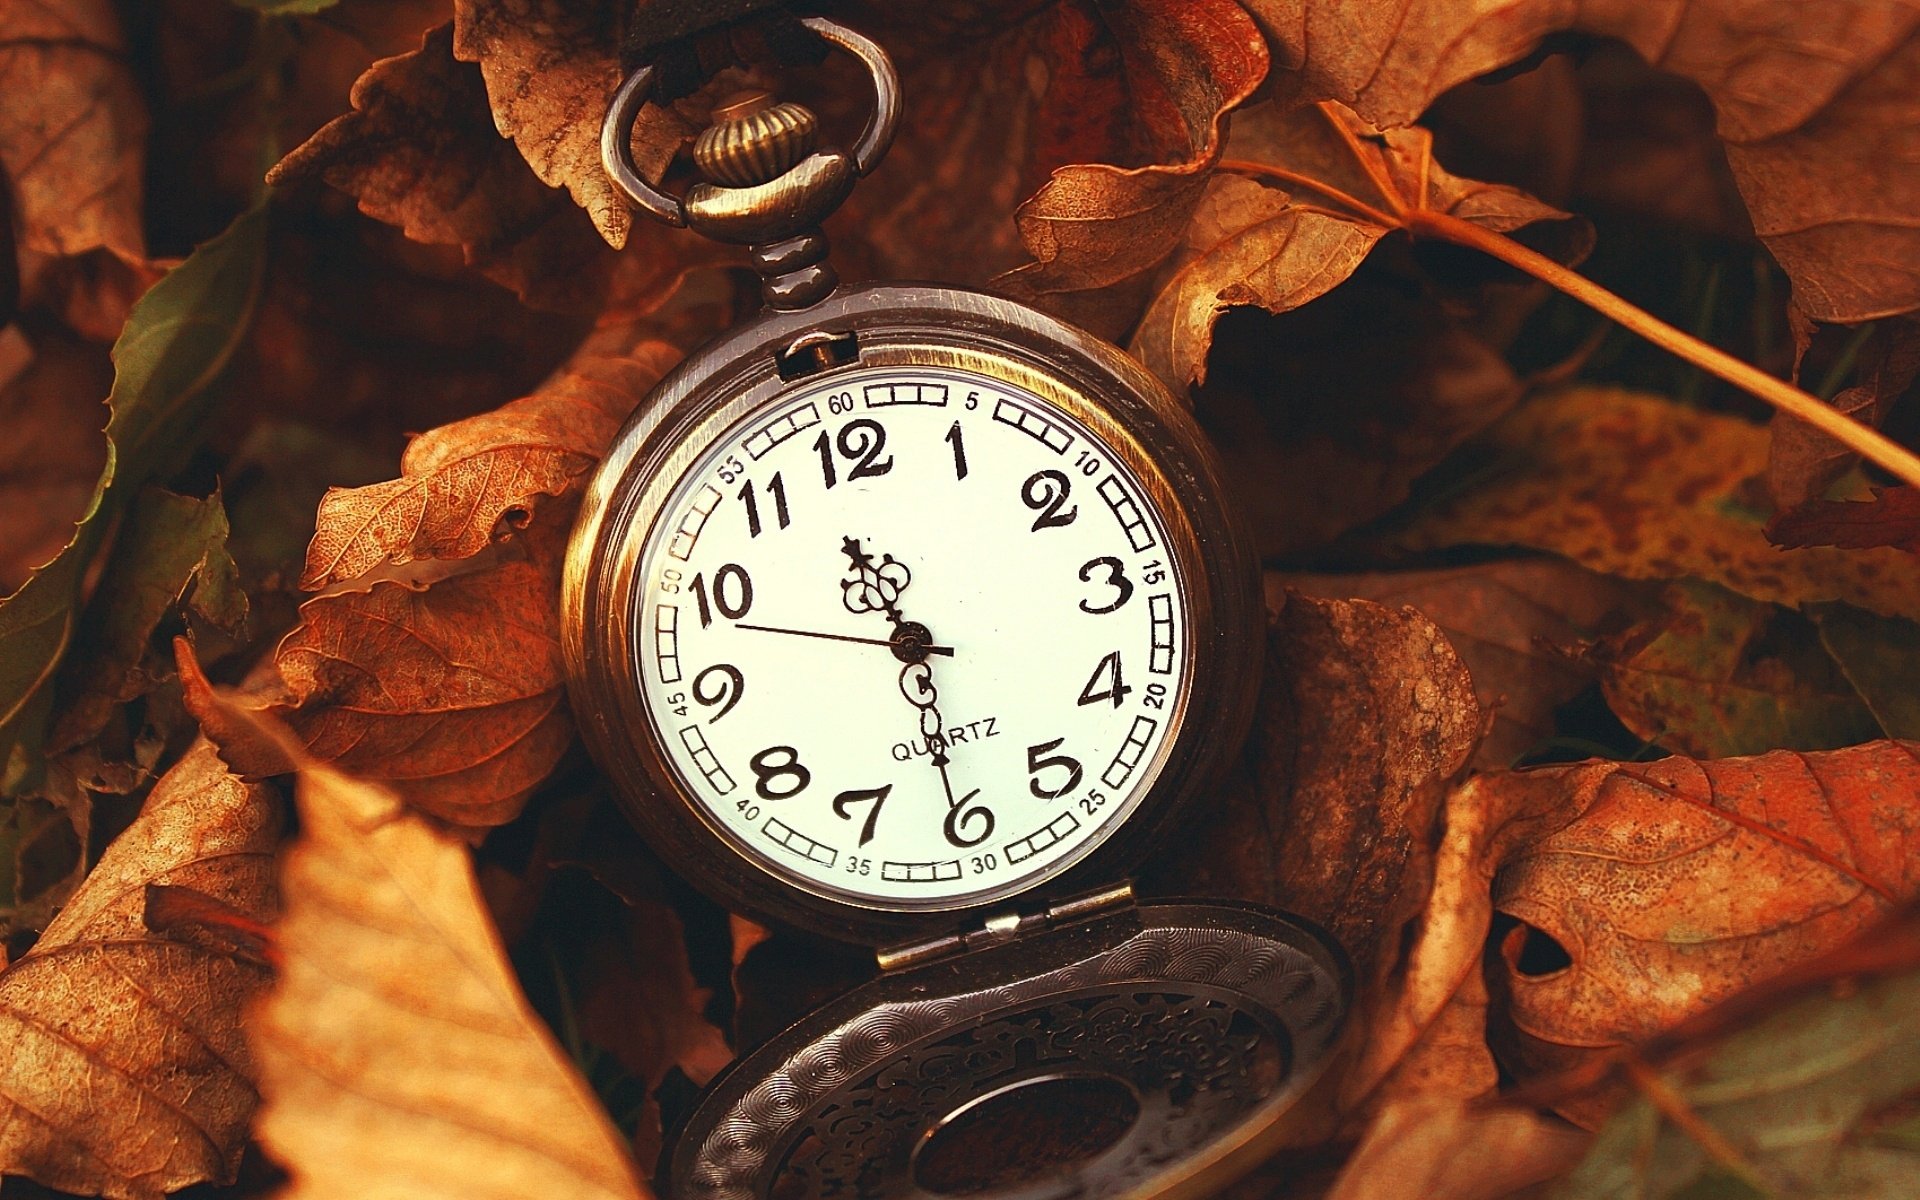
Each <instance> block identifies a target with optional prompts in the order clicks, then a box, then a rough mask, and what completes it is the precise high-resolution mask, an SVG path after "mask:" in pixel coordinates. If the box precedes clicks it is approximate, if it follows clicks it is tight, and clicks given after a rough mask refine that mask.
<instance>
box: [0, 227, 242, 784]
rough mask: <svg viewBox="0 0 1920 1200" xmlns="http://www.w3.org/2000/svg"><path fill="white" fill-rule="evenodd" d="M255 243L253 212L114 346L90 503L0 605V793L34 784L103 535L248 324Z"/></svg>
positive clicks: (155, 467) (197, 416)
mask: <svg viewBox="0 0 1920 1200" xmlns="http://www.w3.org/2000/svg"><path fill="white" fill-rule="evenodd" d="M266 234H267V212H266V208H265V206H264V205H261V206H256V207H255V208H253V209H251V210H249V211H248V212H246V213H244V214H242V215H241V216H240V217H239V218H237V219H236V220H235V221H234V223H233V224H232V225H230V226H228V228H227V229H226V231H225V232H223V233H221V234H220V236H218V237H216V238H214V239H213V240H212V241H210V242H208V243H206V244H205V245H204V246H201V247H200V248H199V249H198V250H195V251H194V252H193V254H192V255H191V256H190V257H188V259H187V260H186V261H185V262H183V263H181V264H180V265H179V266H178V267H175V268H174V269H173V270H172V271H170V272H168V273H167V275H166V277H165V278H163V279H161V280H160V282H159V283H156V284H155V285H154V286H153V287H152V288H151V289H149V290H148V292H147V294H146V295H145V296H143V297H141V299H140V302H139V303H138V304H137V305H135V306H134V310H133V315H132V316H131V317H130V318H129V319H128V321H127V326H126V328H125V329H124V330H122V331H121V334H120V339H119V341H117V342H115V343H114V347H113V362H114V380H113V390H112V392H111V393H110V394H109V396H108V398H107V403H108V405H109V406H110V407H111V409H112V411H113V415H112V417H111V418H110V419H109V420H108V422H107V463H106V467H105V468H104V469H103V470H102V471H101V474H100V482H99V484H98V485H97V486H96V487H95V489H94V494H93V499H92V502H91V503H90V504H89V505H88V508H87V511H86V513H85V515H84V516H82V517H81V519H80V523H79V525H78V527H77V528H76V529H75V530H74V536H73V540H72V541H71V542H69V543H68V544H67V546H66V548H65V549H63V550H62V551H61V552H60V553H59V554H58V555H56V556H55V557H54V559H53V561H51V562H49V563H47V564H46V565H45V566H42V567H41V568H40V569H39V570H38V571H36V572H35V573H34V574H33V576H32V577H31V578H29V579H28V580H27V582H26V583H24V584H22V585H21V586H20V589H19V590H18V591H16V592H15V593H14V594H13V595H11V596H8V597H6V598H5V599H4V600H0V791H4V792H5V793H7V794H9V795H11V794H14V793H16V792H17V791H18V790H19V789H20V788H21V787H22V786H23V785H25V784H27V783H29V782H30V781H31V780H32V778H33V777H34V776H35V775H37V774H38V771H39V765H40V753H41V740H42V736H43V734H44V732H45V728H46V722H47V717H48V714H49V712H50V710H51V707H52V703H53V688H52V686H51V685H52V682H53V678H54V673H55V671H56V669H57V668H58V667H59V665H60V662H61V659H62V658H63V657H64V656H65V654H66V652H67V650H68V648H69V646H70V645H71V643H72V641H73V634H74V627H75V620H76V616H77V613H78V610H79V604H80V600H81V594H80V593H81V590H82V585H83V584H84V582H85V580H86V576H87V572H88V569H89V568H90V567H91V566H92V564H93V561H94V559H95V557H96V556H97V555H98V553H99V551H100V549H101V547H102V545H103V543H104V540H105V538H106V534H107V530H108V528H109V527H110V526H111V525H112V524H113V523H114V521H115V519H116V518H117V517H118V516H119V515H120V512H121V510H122V509H124V508H125V507H126V505H127V503H128V500H129V498H130V497H132V496H133V495H135V494H136V493H138V491H139V489H140V487H141V486H142V485H143V484H145V483H146V482H147V481H148V480H149V479H152V478H155V477H157V476H161V475H164V473H165V472H167V471H169V470H171V469H173V468H174V467H176V466H177V465H178V464H179V463H180V462H181V461H183V460H184V457H185V455H186V454H187V453H188V452H190V451H191V449H192V447H193V446H194V445H195V444H196V443H197V442H198V440H199V437H200V433H201V430H202V428H203V427H204V424H205V418H206V416H207V413H208V410H209V408H210V406H211V404H212V401H213V396H214V393H213V384H214V382H215V381H216V380H217V379H218V378H219V376H220V373H221V371H222V370H223V369H225V367H226V365H227V362H228V361H229V360H230V359H231V358H232V357H233V352H234V350H235V349H236V348H237V347H238V346H239V344H240V340H241V338H242V337H243V336H244V335H245V333H246V330H247V327H248V325H249V324H250V323H251V321H252V318H253V310H254V307H255V304H256V302H257V300H258V298H259V294H260V284H261V279H262V275H263V270H262V268H263V267H264V265H265V261H266Z"/></svg>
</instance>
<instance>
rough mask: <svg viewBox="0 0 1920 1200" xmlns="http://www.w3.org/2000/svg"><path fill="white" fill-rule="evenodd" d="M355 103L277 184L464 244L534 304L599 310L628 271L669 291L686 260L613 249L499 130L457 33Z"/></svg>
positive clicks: (636, 286) (407, 58)
mask: <svg viewBox="0 0 1920 1200" xmlns="http://www.w3.org/2000/svg"><path fill="white" fill-rule="evenodd" d="M352 104H353V108H354V111H353V112H351V113H348V114H347V115H345V116H342V117H339V118H336V119H335V120H334V121H333V122H332V123H331V124H329V125H327V126H326V127H325V128H323V129H321V130H320V131H319V132H318V133H316V134H314V135H313V137H312V138H311V139H309V140H308V141H307V142H305V143H304V144H302V145H301V146H300V147H299V148H298V149H297V150H295V151H294V152H293V153H292V154H289V155H288V156H287V157H286V158H284V159H282V160H281V161H280V163H279V165H277V166H276V167H274V169H273V171H272V172H271V173H270V174H269V175H268V180H269V182H272V183H290V182H294V181H297V180H300V179H303V178H307V177H313V176H317V177H319V178H322V179H325V180H326V181H327V182H328V183H330V184H332V185H333V186H334V187H337V188H339V189H341V190H342V191H344V192H346V193H348V194H349V195H351V196H353V197H354V199H355V200H357V201H358V202H359V205H360V210H361V211H362V212H364V213H366V214H367V215H368V216H370V217H373V218H375V219H377V220H381V221H385V222H387V223H388V224H392V225H397V226H399V227H400V228H401V229H402V230H404V231H405V232H406V235H407V236H408V237H410V238H413V239H414V240H416V241H421V242H429V243H435V244H445V245H456V246H460V247H461V248H462V249H463V250H464V252H465V254H466V259H467V262H468V263H469V264H471V265H472V266H473V267H475V268H476V269H478V270H479V271H480V272H481V273H483V274H485V275H486V276H487V277H488V278H490V279H492V280H494V281H496V282H498V283H501V284H504V285H506V286H507V287H510V288H512V289H513V290H514V291H515V292H517V293H518V294H519V295H520V297H521V299H523V300H525V301H526V302H527V303H528V304H530V305H532V306H534V307H537V308H548V309H558V310H563V311H571V310H585V309H592V308H594V307H596V306H597V305H598V304H599V303H602V302H604V301H605V300H606V299H607V297H608V294H609V289H610V288H611V287H612V285H613V280H614V277H615V275H616V273H624V275H625V276H630V278H623V279H622V281H621V290H622V292H623V294H644V295H649V296H658V295H663V294H664V293H665V292H666V291H668V290H669V289H668V287H667V283H668V281H669V280H670V278H671V276H672V274H673V273H674V272H675V271H676V270H677V269H679V267H680V265H681V264H680V263H679V262H678V260H677V259H676V258H675V257H674V256H670V255H664V254H657V253H646V252H636V253H635V254H631V255H626V256H621V255H617V254H615V253H614V252H613V251H612V250H610V249H609V248H608V247H607V245H606V243H605V242H603V241H602V240H601V238H600V235H599V234H598V233H597V232H596V231H595V230H594V227H593V223H592V222H591V221H590V220H588V219H587V217H586V215H585V214H584V213H582V212H581V211H580V209H579V208H578V207H577V206H576V205H574V204H573V203H572V202H571V201H570V200H569V199H568V198H567V196H566V195H565V193H562V192H556V191H554V190H553V189H552V188H550V187H548V186H547V185H546V184H544V183H542V182H541V181H540V179H539V177H537V176H536V175H535V174H534V173H533V171H532V170H531V169H529V168H528V166H527V163H526V161H525V160H524V159H523V158H521V156H520V154H519V153H518V152H517V151H516V150H515V148H514V145H513V143H512V142H509V141H507V140H505V139H504V138H502V137H500V136H499V134H498V133H497V132H496V131H495V130H494V128H493V124H492V122H491V121H489V120H488V119H487V97H486V89H485V86H484V84H483V82H482V80H481V76H480V69H479V68H478V67H475V66H473V65H472V64H471V63H464V62H458V61H456V60H455V59H454V57H453V32H452V28H451V26H444V25H443V26H441V27H440V28H438V29H434V30H432V31H430V32H428V33H427V35H426V37H425V39H424V41H423V42H422V44H421V46H420V48H419V49H417V50H414V51H411V52H410V53H406V54H401V55H397V56H395V57H393V58H386V59H382V60H380V61H379V62H376V63H374V64H373V66H371V67H370V68H368V69H367V72H366V74H364V75H362V76H361V77H360V78H359V80H357V81H356V82H355V83H354V85H353V94H352ZM597 128H598V126H597V123H596V124H595V129H596V131H597ZM596 136H597V134H596ZM680 244H690V243H680ZM636 268H637V272H636ZM634 276H637V277H634Z"/></svg>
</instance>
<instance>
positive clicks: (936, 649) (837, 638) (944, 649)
mask: <svg viewBox="0 0 1920 1200" xmlns="http://www.w3.org/2000/svg"><path fill="white" fill-rule="evenodd" d="M734 628H736V629H751V630H754V631H755V632H757V633H790V634H792V635H793V636H795V637H810V638H826V639H827V640H829V641H834V642H858V643H860V644H861V645H862V646H887V647H891V646H892V645H893V644H894V643H893V642H892V641H891V640H889V639H887V638H865V637H849V636H848V635H846V634H844V633H821V632H818V631H817V630H812V629H783V628H781V627H780V626H778V625H748V624H746V623H744V622H742V623H739V624H736V625H735V626H734ZM921 649H923V650H925V651H926V652H927V653H928V654H944V655H946V656H947V657H949V658H951V657H953V647H952V646H923V647H921Z"/></svg>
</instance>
